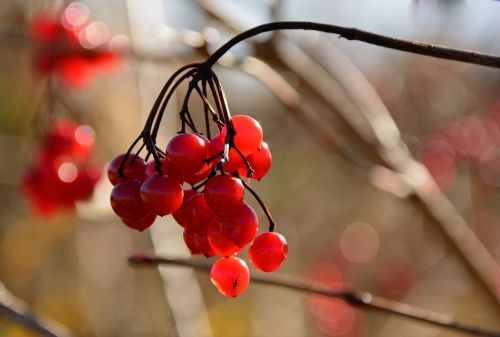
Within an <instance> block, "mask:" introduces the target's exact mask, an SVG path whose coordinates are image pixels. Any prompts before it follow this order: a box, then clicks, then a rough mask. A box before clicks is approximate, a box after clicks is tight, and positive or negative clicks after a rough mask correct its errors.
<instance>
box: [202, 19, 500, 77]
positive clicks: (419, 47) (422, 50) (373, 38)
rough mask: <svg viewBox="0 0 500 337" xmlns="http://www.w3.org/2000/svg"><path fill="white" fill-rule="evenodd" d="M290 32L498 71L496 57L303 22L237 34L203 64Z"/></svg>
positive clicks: (285, 22) (213, 62)
mask: <svg viewBox="0 0 500 337" xmlns="http://www.w3.org/2000/svg"><path fill="white" fill-rule="evenodd" d="M289 29H299V30H300V29H301V30H314V31H318V32H325V33H332V34H338V35H339V36H340V37H342V38H345V39H347V40H356V41H363V42H366V43H369V44H373V45H376V46H381V47H386V48H390V49H395V50H401V51H406V52H410V53H413V54H420V55H427V56H432V57H437V58H442V59H447V60H455V61H461V62H466V63H472V64H479V65H484V66H489V67H494V68H500V57H498V56H495V55H488V54H482V53H478V52H475V51H471V50H463V49H453V48H449V47H445V46H440V45H434V44H428V43H423V42H419V41H409V40H403V39H397V38H394V37H390V36H384V35H380V34H375V33H371V32H367V31H364V30H361V29H357V28H349V27H342V26H338V25H331V24H324V23H317V22H306V21H281V22H270V23H266V24H263V25H260V26H257V27H254V28H252V29H249V30H247V31H245V32H242V33H240V34H238V35H237V36H235V37H234V38H232V39H231V40H229V41H228V42H226V43H225V44H224V45H223V46H222V47H220V48H219V49H217V51H216V52H215V53H213V54H212V55H211V56H210V57H209V58H208V59H207V61H206V63H207V64H208V65H210V66H212V65H214V64H215V63H216V62H217V61H218V60H219V59H220V58H221V57H222V56H223V55H224V54H225V53H226V52H227V51H228V50H229V49H231V48H232V47H233V46H234V45H236V44H238V43H239V42H241V41H243V40H246V39H249V38H251V37H253V36H255V35H259V34H262V33H265V32H271V31H276V30H289Z"/></svg>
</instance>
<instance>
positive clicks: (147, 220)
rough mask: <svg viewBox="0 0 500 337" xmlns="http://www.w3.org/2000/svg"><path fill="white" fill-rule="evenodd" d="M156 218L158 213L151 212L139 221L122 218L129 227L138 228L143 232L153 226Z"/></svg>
mask: <svg viewBox="0 0 500 337" xmlns="http://www.w3.org/2000/svg"><path fill="white" fill-rule="evenodd" d="M155 220H156V214H154V213H151V212H148V213H147V214H146V216H145V217H144V218H142V219H140V220H137V221H132V220H127V219H122V221H123V223H124V224H125V225H127V227H129V228H132V229H136V230H138V231H141V232H142V231H143V230H145V229H146V228H148V227H149V226H151V225H152V224H153V223H154V222H155Z"/></svg>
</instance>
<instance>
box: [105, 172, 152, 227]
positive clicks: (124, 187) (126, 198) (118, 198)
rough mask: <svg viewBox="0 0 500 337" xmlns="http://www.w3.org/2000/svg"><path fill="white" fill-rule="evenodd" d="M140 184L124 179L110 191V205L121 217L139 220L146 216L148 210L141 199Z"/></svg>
mask: <svg viewBox="0 0 500 337" xmlns="http://www.w3.org/2000/svg"><path fill="white" fill-rule="evenodd" d="M140 189H141V184H140V183H139V182H137V181H124V182H121V183H119V184H117V185H116V186H115V187H114V188H113V190H112V191H111V207H112V208H113V211H114V212H115V213H116V215H118V216H119V217H120V218H122V219H127V220H131V221H139V220H141V219H142V218H144V217H145V216H146V214H147V213H148V210H147V209H146V207H144V205H143V203H142V200H141V193H140Z"/></svg>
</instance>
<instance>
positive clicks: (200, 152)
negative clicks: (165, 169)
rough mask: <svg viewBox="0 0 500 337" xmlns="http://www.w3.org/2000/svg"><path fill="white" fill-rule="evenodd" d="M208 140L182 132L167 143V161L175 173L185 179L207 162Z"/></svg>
mask: <svg viewBox="0 0 500 337" xmlns="http://www.w3.org/2000/svg"><path fill="white" fill-rule="evenodd" d="M207 149H208V142H205V140H204V139H203V138H202V137H200V136H199V135H197V134H191V133H181V134H179V135H177V136H175V137H174V138H172V139H171V140H170V142H169V143H168V145H167V151H166V156H167V161H168V163H169V166H170V168H171V170H172V172H173V173H174V174H177V175H179V176H180V177H182V179H183V180H185V178H186V177H190V176H192V175H194V174H196V173H197V172H198V171H199V170H200V169H201V168H202V167H203V164H205V159H206V158H207Z"/></svg>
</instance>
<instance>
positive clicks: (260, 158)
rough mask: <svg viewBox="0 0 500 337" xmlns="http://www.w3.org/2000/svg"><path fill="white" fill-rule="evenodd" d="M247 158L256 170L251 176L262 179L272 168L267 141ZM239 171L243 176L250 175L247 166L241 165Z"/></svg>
mask: <svg viewBox="0 0 500 337" xmlns="http://www.w3.org/2000/svg"><path fill="white" fill-rule="evenodd" d="M247 160H248V163H249V164H250V167H251V168H252V169H253V170H254V173H253V175H252V177H251V178H252V179H256V180H260V179H262V177H264V176H265V175H266V173H267V172H268V171H269V169H270V168H271V163H272V157H271V151H270V150H269V146H268V145H267V144H266V143H265V142H262V144H261V146H260V148H259V149H258V150H257V151H255V152H253V153H251V154H249V155H248V156H247ZM238 173H239V174H240V176H242V177H248V170H247V168H246V167H240V168H239V169H238Z"/></svg>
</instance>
